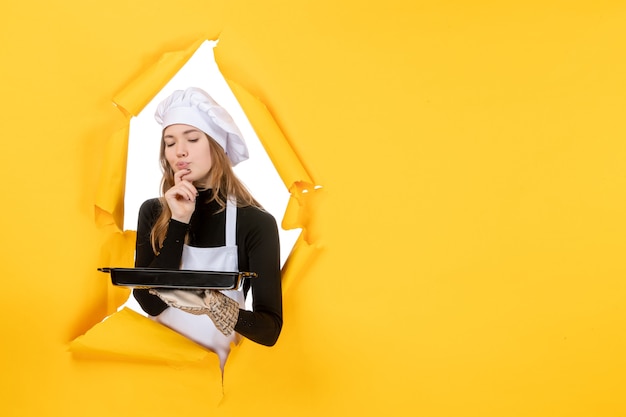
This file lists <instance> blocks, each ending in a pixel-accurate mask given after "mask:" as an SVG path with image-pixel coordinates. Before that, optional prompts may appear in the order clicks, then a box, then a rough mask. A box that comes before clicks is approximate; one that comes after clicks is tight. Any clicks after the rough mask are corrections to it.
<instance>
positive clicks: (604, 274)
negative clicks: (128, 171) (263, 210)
mask: <svg viewBox="0 0 626 417" xmlns="http://www.w3.org/2000/svg"><path fill="white" fill-rule="evenodd" d="M519 3H520V4H519V5H511V4H509V3H503V2H491V1H475V2H463V1H445V2H436V1H394V0H391V1H382V2H380V3H379V4H378V5H376V4H374V3H372V2H369V3H368V2H365V3H364V2H362V1H359V2H357V1H344V2H339V1H336V0H334V1H326V0H317V1H315V2H312V1H301V2H294V1H286V0H270V1H263V2H256V1H239V0H231V1H228V2H214V1H206V0H203V1H198V0H181V1H177V2H166V1H158V0H157V1H155V0H151V1H144V0H141V1H134V2H128V1H126V0H110V1H107V2H93V1H92V2H86V1H84V0H81V1H79V0H60V1H57V2H49V3H46V2H31V1H27V0H26V1H19V2H18V1H15V0H10V1H9V3H8V4H7V3H6V2H5V3H4V4H3V7H2V13H0V16H1V17H0V52H1V55H0V56H1V57H2V64H1V65H0V103H1V104H0V107H1V108H0V114H1V115H2V124H1V129H2V134H1V135H0V136H1V137H2V152H0V161H1V163H0V167H1V168H0V169H1V170H2V178H3V179H4V181H3V188H2V190H3V192H2V215H1V216H0V230H1V231H2V262H1V263H0V279H1V280H2V288H3V291H2V292H1V295H0V301H1V305H2V306H3V313H2V316H1V318H0V325H1V328H2V331H3V333H4V334H3V342H2V348H1V351H0V353H1V355H0V365H1V368H0V369H1V370H2V372H1V375H2V376H1V377H0V378H1V387H0V399H1V403H2V407H3V411H2V415H3V416H28V415H67V416H71V415H76V416H79V415H80V416H82V415H86V414H89V415H90V416H107V417H108V416H112V415H137V416H142V415H159V416H169V415H182V413H189V414H188V415H203V416H204V415H220V416H239V415H246V414H245V413H248V415H267V416H270V415H271V416H274V415H277V416H278V415H284V416H294V415H311V416H313V415H315V416H317V415H339V414H341V413H345V414H348V413H349V414H348V415H424V416H481V417H486V416H507V417H510V416H551V417H552V416H623V415H624V414H626V400H625V398H626V397H625V396H624V395H623V391H624V374H625V373H626V359H625V358H626V354H625V353H624V352H625V351H626V349H625V348H626V346H625V345H626V339H625V337H624V327H625V325H626V323H625V319H626V308H625V307H624V295H625V292H626V284H625V281H624V276H625V275H626V266H625V263H624V261H623V259H624V256H623V253H624V249H625V248H626V244H625V242H624V239H625V236H626V220H625V216H624V213H625V212H626V197H625V196H626V193H625V190H626V164H624V162H625V161H626V145H625V143H626V141H625V137H626V135H625V133H626V124H625V123H624V111H625V110H626V81H625V80H626V78H625V75H624V74H626V58H625V56H626V55H625V54H624V51H625V50H626V48H625V47H626V25H624V22H625V21H626V4H624V2H617V1H613V2H611V1H601V2H556V1H541V2H539V1H530V2H519ZM218 36H219V38H220V43H219V46H218V47H217V50H216V57H217V61H218V63H219V65H220V67H221V69H222V71H223V73H224V74H225V76H226V77H227V78H228V79H230V80H232V82H233V85H237V86H239V88H240V90H239V92H238V93H237V94H238V96H239V97H241V98H242V101H246V100H247V102H248V105H245V104H244V110H246V111H248V112H249V114H250V117H251V121H252V123H253V125H254V126H255V127H256V128H257V129H259V130H260V131H261V132H259V133H260V136H265V137H266V140H267V144H268V146H269V147H272V146H275V145H273V144H275V143H277V139H276V132H275V131H272V129H271V127H268V126H267V125H266V122H267V120H266V119H264V117H265V116H264V113H263V111H261V110H260V109H259V108H258V107H254V99H251V98H250V97H252V98H254V97H258V99H259V100H260V102H262V103H264V104H265V105H266V106H267V108H268V110H269V112H270V113H271V114H272V115H273V116H274V118H275V120H276V122H277V125H278V127H279V128H280V131H282V133H283V134H284V137H285V138H286V140H287V141H288V143H289V144H290V145H291V147H292V149H293V151H294V152H295V155H296V156H297V159H299V161H301V164H302V167H301V168H302V170H300V171H298V170H297V169H296V172H305V173H306V174H307V175H308V176H309V178H307V180H309V181H310V183H311V184H320V185H322V186H323V188H322V189H321V190H318V191H311V192H309V193H307V194H306V195H303V194H302V195H301V194H299V191H300V189H299V188H298V187H296V186H294V187H292V189H293V190H294V193H295V195H298V201H297V202H296V203H295V205H294V207H295V208H294V210H295V214H294V215H293V216H294V219H295V220H294V222H295V223H298V222H300V224H301V225H303V226H304V227H305V228H306V238H307V240H308V242H309V243H310V244H311V245H312V246H308V245H307V244H306V243H301V249H300V252H298V253H297V254H296V256H295V257H294V259H292V260H291V261H290V262H289V263H288V264H287V269H286V271H285V272H286V276H287V277H288V285H286V288H285V298H284V304H285V326H284V329H283V334H282V335H281V338H280V340H279V342H278V344H277V345H276V346H275V347H273V348H271V349H268V348H265V347H261V346H258V345H255V344H253V343H251V342H244V343H243V344H242V345H240V346H239V347H237V348H236V349H235V351H234V352H233V354H232V356H231V359H230V360H229V363H228V364H227V367H226V374H225V378H224V386H223V395H222V391H221V390H222V388H221V386H220V385H221V381H220V376H219V371H218V370H216V362H215V361H214V360H213V357H211V356H202V354H201V353H199V351H198V350H197V348H196V347H195V346H187V345H185V341H184V340H173V339H172V340H169V339H168V340H167V341H164V340H163V339H161V338H160V337H158V334H157V335H156V336H157V337H156V339H157V340H161V341H162V344H161V345H158V343H157V346H158V349H155V357H152V358H144V359H143V360H139V359H138V356H139V355H136V356H133V355H126V356H124V354H123V352H122V353H121V354H119V352H118V354H113V353H111V352H110V351H107V350H106V349H104V350H103V351H101V352H98V351H97V349H96V348H94V347H92V348H90V349H87V348H86V349H84V350H82V351H81V349H78V348H76V346H77V343H78V342H74V344H72V341H73V340H74V339H76V338H77V337H79V336H81V335H83V334H85V332H87V331H88V330H89V329H92V327H93V326H94V325H96V324H97V323H98V322H100V321H101V320H102V319H103V318H104V317H106V316H107V315H109V314H111V313H112V312H113V311H114V310H115V308H116V306H117V305H119V304H121V303H122V302H123V301H124V298H125V297H126V296H127V292H125V291H124V290H120V289H114V288H111V287H110V286H109V285H108V283H107V277H106V276H105V275H103V274H100V273H98V272H96V268H97V267H99V266H105V265H114V264H115V265H116V266H122V265H127V264H130V262H131V259H132V245H133V235H132V232H127V233H125V234H123V233H122V232H120V231H119V230H118V229H117V227H116V225H115V223H114V220H116V219H119V216H120V213H121V209H122V208H121V207H120V206H119V205H116V204H118V203H117V202H119V195H120V193H121V191H122V190H121V189H120V184H122V183H123V175H124V173H123V169H117V171H116V170H115V169H111V168H115V167H116V166H123V163H122V162H123V160H124V139H125V134H126V131H125V127H126V126H127V125H128V120H129V119H128V117H129V115H128V114H125V113H124V112H125V111H128V112H130V113H132V112H133V109H131V108H130V107H133V106H128V107H124V105H123V106H121V107H122V108H121V109H120V108H118V107H116V106H114V105H113V102H114V99H115V98H116V97H117V98H119V97H120V94H122V93H123V92H125V91H128V88H129V86H131V85H135V84H133V83H134V82H136V80H138V79H142V77H143V76H145V74H146V73H149V72H150V71H151V68H154V64H155V63H156V62H158V61H159V60H160V59H162V57H163V56H164V54H166V53H167V52H171V51H190V50H192V49H190V48H193V45H196V44H197V42H199V41H201V40H203V39H207V38H208V39H214V38H217V37H218ZM183 55H184V54H183ZM159 80H160V79H159V78H158V77H156V78H150V79H149V82H147V84H143V85H142V86H141V87H140V88H139V90H138V91H140V92H141V94H143V95H145V94H146V92H149V91H152V90H153V89H157V90H158V88H159V87H160V86H159V85H158V84H159V83H160V82H161V81H159ZM122 96H123V94H122ZM142 97H143V96H142ZM122 98H123V97H122ZM126 98H128V97H126ZM120 100H121V101H124V100H123V99H120ZM131 101H132V100H131ZM118 104H119V102H118ZM264 132H265V135H264V134H263V133H264ZM268 132H270V133H268ZM272 132H273V133H272ZM116 155H117V157H118V158H119V160H116V159H115V156H116ZM115 161H117V165H116V163H115ZM281 164H282V167H281V169H284V170H289V169H290V168H291V167H292V165H293V164H295V162H294V163H293V164H291V163H288V162H285V160H283V161H282V162H281ZM285 164H287V165H288V166H287V167H285ZM295 165H297V164H295ZM294 175H298V174H293V173H290V174H285V176H284V178H286V179H287V180H286V182H287V184H286V185H287V186H288V187H291V186H292V185H293V184H291V183H290V182H289V181H290V180H295V181H298V180H304V178H295V177H294ZM107 182H108V184H109V188H107V187H106V185H107ZM307 182H308V181H307ZM300 185H302V184H300ZM305 185H306V184H305ZM103 189H105V190H106V189H108V190H109V191H110V195H108V197H111V199H110V200H106V198H105V197H107V196H104V197H103V196H102V194H101V193H102V192H103V191H102V190H103ZM105 194H106V193H105ZM103 199H104V200H103ZM98 201H106V203H107V204H108V206H107V204H101V205H96V204H97V202H98ZM105 206H106V207H105ZM114 317H115V318H116V319H117V318H119V317H122V318H124V317H125V316H119V315H115V316H114ZM126 319H128V320H129V321H127V322H125V323H126V324H125V325H124V326H127V325H128V326H130V324H129V323H130V322H131V321H132V320H131V318H128V317H126V318H125V319H124V320H126ZM144 324H145V323H144ZM144 324H142V323H139V324H137V326H138V327H137V328H138V329H142V331H144V332H145V335H146V337H154V336H155V333H154V332H156V333H158V330H155V329H154V328H150V327H149V326H148V325H147V324H146V325H144ZM107 326H109V327H107ZM124 326H121V327H116V325H115V322H114V321H110V320H107V321H105V322H104V323H103V324H101V325H98V326H96V327H95V328H93V329H92V330H91V331H90V333H88V335H89V334H91V335H92V336H93V337H92V340H97V343H109V342H110V343H111V344H117V347H118V348H119V347H120V346H119V345H120V344H123V342H124V341H125V340H126V337H127V336H129V332H128V331H127V329H126V328H125V327H124ZM146 326H148V327H146ZM125 329H126V330H125ZM125 332H126V333H125ZM133 334H138V333H137V332H135V331H133ZM142 334H143V333H142ZM87 339H88V338H87ZM140 339H141V338H140ZM80 340H82V339H81V338H80V337H79V339H77V341H80ZM141 340H146V339H141ZM97 343H96V345H97ZM70 346H74V347H75V348H74V350H73V352H74V353H72V352H70V351H69V349H70ZM125 348H126V347H124V346H122V347H121V348H120V349H121V350H122V351H123V350H124V349H125ZM168 348H172V351H171V352H170V351H168V352H166V353H167V354H166V356H167V355H170V356H168V358H170V359H168V360H163V358H161V357H159V355H158V354H157V353H162V352H163V349H168ZM129 349H130V348H129ZM79 352H82V354H78V353H79ZM176 355H179V356H176ZM173 357H176V358H178V360H174V359H172V358H173ZM120 392H121V393H122V394H119V395H118V394H117V393H120ZM175 398H176V399H175ZM191 413H193V414H191Z"/></svg>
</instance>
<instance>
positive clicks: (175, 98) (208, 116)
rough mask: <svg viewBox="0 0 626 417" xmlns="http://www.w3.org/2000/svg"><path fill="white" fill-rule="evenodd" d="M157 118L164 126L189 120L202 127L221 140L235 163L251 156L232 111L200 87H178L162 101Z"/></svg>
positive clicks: (199, 127) (221, 143)
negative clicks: (227, 109) (229, 111)
mask: <svg viewBox="0 0 626 417" xmlns="http://www.w3.org/2000/svg"><path fill="white" fill-rule="evenodd" d="M154 118H155V119H156V121H157V122H158V123H159V124H160V125H161V126H162V127H163V129H165V128H166V127H168V126H170V125H174V124H185V125H190V126H193V127H195V128H198V129H200V130H202V131H203V132H204V133H206V134H207V135H209V136H210V137H211V138H212V139H214V140H215V141H216V142H217V143H219V144H220V146H221V147H222V148H223V149H224V151H225V152H226V155H227V156H228V158H229V159H230V161H231V162H232V164H233V166H235V165H237V164H238V163H239V162H241V161H245V160H246V159H248V157H249V155H248V147H247V146H246V143H245V142H244V140H243V136H242V134H241V132H240V131H239V129H238V128H237V126H236V125H235V122H234V121H233V119H232V117H230V114H228V112H227V111H226V110H225V109H224V108H223V107H222V106H220V105H219V104H217V102H216V101H215V100H213V98H212V97H211V96H210V95H208V94H207V93H206V92H205V91H203V90H201V89H200V88H196V87H189V88H187V89H186V90H176V91H174V92H173V93H172V94H171V95H170V96H169V97H168V98H166V99H165V100H163V101H162V102H161V103H160V104H159V106H158V107H157V110H156V113H155V114H154Z"/></svg>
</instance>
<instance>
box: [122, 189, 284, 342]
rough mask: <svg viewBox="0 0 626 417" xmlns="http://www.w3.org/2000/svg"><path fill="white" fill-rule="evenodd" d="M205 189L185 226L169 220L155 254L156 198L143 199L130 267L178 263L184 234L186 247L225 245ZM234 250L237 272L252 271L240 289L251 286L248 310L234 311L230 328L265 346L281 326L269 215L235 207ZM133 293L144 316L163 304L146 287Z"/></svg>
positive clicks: (221, 223)
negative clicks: (152, 238)
mask: <svg viewBox="0 0 626 417" xmlns="http://www.w3.org/2000/svg"><path fill="white" fill-rule="evenodd" d="M210 192H211V191H210V190H209V191H203V192H201V193H200V196H199V197H198V199H197V203H196V210H195V212H194V214H193V216H192V218H191V221H190V223H189V225H187V224H184V223H180V222H177V221H175V220H171V221H170V223H169V226H168V230H167V235H166V238H165V241H164V242H163V247H162V248H161V251H160V252H159V255H158V256H155V254H154V252H153V251H152V247H151V244H150V230H151V229H152V226H153V225H154V223H155V221H156V219H157V217H158V215H159V213H160V211H161V204H160V202H159V201H158V199H152V200H148V201H146V202H145V203H144V204H143V205H142V206H141V209H140V210H139V221H138V224H137V246H136V257H135V266H137V267H155V268H172V269H176V268H179V267H180V261H181V256H182V250H183V245H184V242H185V235H186V234H187V232H189V245H191V246H196V247H218V246H223V245H224V244H225V241H224V230H225V224H226V216H225V211H221V212H219V213H216V211H218V206H217V204H216V203H215V202H211V203H206V200H207V199H208V198H209V196H210ZM236 239H237V248H238V259H239V270H240V271H249V272H256V273H257V274H258V277H257V278H253V279H250V281H249V283H248V284H247V285H246V288H247V287H248V285H249V287H250V288H251V289H252V297H253V298H252V311H247V310H243V309H240V310H239V318H238V321H237V324H236V326H235V331H236V332H237V333H239V334H241V335H242V336H244V337H247V338H248V339H250V340H253V341H255V342H257V343H260V344H263V345H267V346H271V345H273V344H274V343H276V340H277V339H278V336H279V335H280V331H281V328H282V322H283V320H282V291H281V283H280V250H279V241H278V228H277V226H276V221H275V219H274V218H273V217H272V216H271V215H270V214H269V213H267V212H265V211H263V210H260V209H258V208H255V207H238V208H237V232H236ZM133 295H134V296H135V298H136V299H137V301H138V302H139V304H140V306H141V307H142V308H143V309H144V311H146V313H148V314H150V315H153V316H155V315H158V314H160V313H161V312H162V311H163V310H165V309H166V308H168V307H167V305H166V304H165V303H163V302H162V301H161V299H160V298H158V297H156V296H154V295H152V294H150V293H148V291H147V290H139V289H136V290H134V291H133Z"/></svg>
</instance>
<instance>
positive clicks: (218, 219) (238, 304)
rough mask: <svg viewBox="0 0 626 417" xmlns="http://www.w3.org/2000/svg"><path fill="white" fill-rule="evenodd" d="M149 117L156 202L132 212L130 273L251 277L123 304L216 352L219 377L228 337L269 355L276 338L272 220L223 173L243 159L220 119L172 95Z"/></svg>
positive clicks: (194, 93)
mask: <svg viewBox="0 0 626 417" xmlns="http://www.w3.org/2000/svg"><path fill="white" fill-rule="evenodd" d="M155 118H156V120H157V122H158V123H160V124H161V125H162V127H163V136H162V139H161V153H160V155H161V156H160V158H161V167H162V170H163V178H162V193H163V197H161V198H160V199H151V200H148V201H146V202H145V203H143V205H142V206H141V209H140V210H139V221H138V225H137V247H136V257H135V266H136V267H154V268H170V269H178V268H180V269H192V270H207V271H249V272H255V273H257V275H258V276H257V277H256V278H252V279H250V280H247V281H246V282H245V283H244V285H243V288H242V289H240V290H230V291H215V290H206V291H201V292H198V291H182V290H173V291H172V290H158V291H155V290H145V289H135V290H134V291H133V295H134V296H135V298H136V299H137V301H138V303H139V305H140V306H141V307H142V308H143V310H144V311H146V313H148V314H149V315H150V316H152V317H153V318H154V319H155V320H156V321H158V322H160V323H162V324H164V325H166V326H168V327H170V328H172V329H174V330H176V331H178V332H179V333H181V334H184V335H185V336H187V337H189V338H190V339H192V340H194V341H196V342H198V343H200V344H202V345H204V346H206V347H207V348H209V349H211V350H213V351H214V352H215V353H217V355H218V356H219V358H220V364H221V367H222V369H223V367H224V363H225V362H226V358H227V356H228V353H229V352H230V343H231V342H237V339H238V335H242V336H244V337H247V338H248V339H250V340H253V341H255V342H257V343H260V344H263V345H267V346H272V345H274V343H276V340H277V339H278V336H279V334H280V331H281V328H282V297H281V285H280V251H279V243H278V230H277V227H276V221H275V219H274V218H273V217H272V216H271V215H270V214H269V213H267V212H266V211H264V210H263V209H262V208H261V207H260V205H259V204H258V203H257V202H256V201H255V199H254V198H253V197H252V196H251V195H250V193H249V192H248V191H247V190H246V188H245V187H244V185H243V184H242V183H241V182H240V181H239V179H238V178H237V177H236V176H235V174H234V173H233V170H232V166H234V165H236V164H237V163H239V162H241V161H243V160H245V159H247V158H248V150H247V147H246V145H245V142H244V141H243V139H242V136H241V133H240V132H239V130H238V129H237V127H236V126H235V124H234V122H233V121H232V119H231V117H230V116H229V114H228V113H227V112H226V111H225V110H224V109H223V108H222V107H220V106H219V105H218V104H217V103H216V102H215V101H214V100H213V99H212V98H211V97H210V96H209V95H208V94H207V93H206V92H204V91H202V90H201V89H199V88H188V89H186V90H184V91H183V90H177V91H175V92H174V93H173V94H172V95H171V96H169V97H168V98H167V99H165V100H164V101H163V102H161V103H160V104H159V106H158V108H157V111H156V114H155ZM250 288H251V289H252V311H247V310H245V305H244V297H245V295H246V294H247V293H248V290H249V289H250Z"/></svg>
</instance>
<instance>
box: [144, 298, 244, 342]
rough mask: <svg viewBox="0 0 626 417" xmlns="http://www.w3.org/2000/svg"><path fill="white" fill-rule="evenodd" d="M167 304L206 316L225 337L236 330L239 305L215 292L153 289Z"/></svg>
mask: <svg viewBox="0 0 626 417" xmlns="http://www.w3.org/2000/svg"><path fill="white" fill-rule="evenodd" d="M150 293H151V294H153V295H156V296H157V297H159V298H160V299H161V300H163V302H164V303H165V304H167V305H168V306H171V307H175V308H178V309H180V310H183V311H185V312H187V313H190V314H195V315H197V316H199V315H202V314H206V315H207V316H209V318H210V319H211V320H212V321H213V324H215V327H217V329H218V330H219V331H220V332H222V333H223V334H224V335H225V336H228V335H230V334H231V333H232V332H233V331H234V330H235V324H237V319H238V318H239V303H238V302H237V301H235V300H233V299H232V298H230V297H227V296H226V295H224V294H222V293H221V292H219V291H215V290H180V289H165V288H162V289H158V290H157V289H154V288H153V289H151V290H150Z"/></svg>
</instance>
